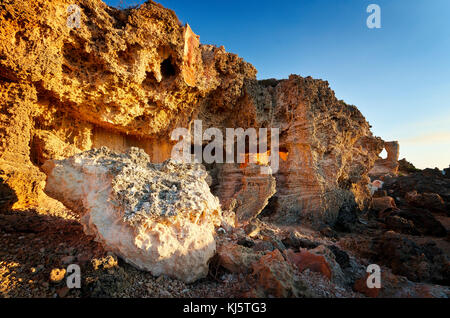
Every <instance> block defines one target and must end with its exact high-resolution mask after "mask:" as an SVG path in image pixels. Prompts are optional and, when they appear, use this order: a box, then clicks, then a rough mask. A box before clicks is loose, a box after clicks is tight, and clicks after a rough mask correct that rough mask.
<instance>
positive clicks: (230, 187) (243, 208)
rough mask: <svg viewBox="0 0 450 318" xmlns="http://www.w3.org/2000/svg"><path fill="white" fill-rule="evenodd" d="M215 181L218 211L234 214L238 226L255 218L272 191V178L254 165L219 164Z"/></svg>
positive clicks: (273, 181)
mask: <svg viewBox="0 0 450 318" xmlns="http://www.w3.org/2000/svg"><path fill="white" fill-rule="evenodd" d="M217 181H218V190H217V191H216V194H217V196H218V197H219V199H220V200H221V205H222V208H223V209H224V210H233V211H235V213H236V218H237V222H238V225H246V224H247V223H248V222H249V221H251V220H252V219H253V218H255V217H256V216H258V214H259V213H261V211H262V210H263V209H264V207H265V206H266V205H267V203H268V202H269V199H270V198H271V197H272V196H273V195H274V194H275V192H276V183H275V178H274V177H273V176H272V175H268V174H261V171H260V166H259V165H256V164H247V165H241V164H233V163H226V164H223V165H222V167H221V168H220V172H219V173H218V177H217Z"/></svg>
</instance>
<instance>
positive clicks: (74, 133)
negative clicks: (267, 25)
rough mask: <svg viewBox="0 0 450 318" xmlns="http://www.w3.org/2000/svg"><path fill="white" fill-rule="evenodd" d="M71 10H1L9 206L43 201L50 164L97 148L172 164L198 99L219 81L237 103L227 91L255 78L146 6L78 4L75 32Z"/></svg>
mask: <svg viewBox="0 0 450 318" xmlns="http://www.w3.org/2000/svg"><path fill="white" fill-rule="evenodd" d="M70 4H72V2H70V1H64V0H52V1H47V0H45V1H44V0H38V1H8V2H5V3H2V4H1V5H0V6H1V13H0V56H1V58H0V74H1V76H0V95H1V97H2V98H1V110H2V112H1V114H0V131H1V144H0V170H1V175H0V177H1V178H2V180H4V182H6V183H7V187H8V188H10V189H11V191H13V192H14V193H15V194H16V197H17V198H16V199H15V202H14V208H26V207H29V206H36V205H39V204H40V203H42V200H46V199H47V197H46V196H45V195H44V194H43V192H42V188H43V186H44V184H45V176H44V174H42V173H41V172H40V171H39V167H40V166H41V165H42V164H43V162H44V161H45V160H48V159H62V158H65V157H68V156H70V155H73V154H75V153H78V152H81V151H85V150H88V149H91V148H99V147H101V146H107V147H109V148H110V149H113V150H117V151H125V150H127V149H129V148H130V147H132V146H136V147H140V148H143V149H144V150H145V151H146V152H147V153H148V154H149V155H150V156H151V158H152V161H154V162H162V161H164V160H166V159H168V158H169V157H170V155H171V149H172V147H173V143H174V142H172V141H171V140H170V132H171V131H172V130H173V129H174V128H176V127H188V125H189V122H190V121H191V120H193V119H195V117H196V113H197V112H198V109H199V107H200V106H199V103H200V101H201V100H203V99H205V98H206V96H207V95H208V94H211V93H212V92H215V91H216V90H218V89H222V88H220V87H221V86H222V84H223V83H224V82H225V80H223V79H222V77H226V78H227V81H228V84H227V85H226V88H224V89H223V91H226V94H227V98H228V99H229V100H237V99H238V96H239V95H240V86H238V87H235V88H234V87H233V85H241V86H242V83H243V79H244V78H252V79H254V78H255V74H256V71H255V69H254V68H253V67H252V66H251V65H250V64H248V63H245V62H244V61H242V59H239V58H237V57H235V56H230V55H229V54H228V53H226V52H225V50H224V49H218V48H213V47H210V46H201V45H200V42H199V37H198V36H197V35H196V34H195V33H194V32H193V31H192V30H191V28H190V27H189V26H188V25H186V26H180V23H179V21H178V19H177V17H176V15H175V14H174V13H173V12H172V11H171V10H168V9H165V8H163V7H162V6H161V5H159V4H156V3H154V2H152V1H150V2H148V3H146V4H144V5H142V6H140V8H139V9H136V10H117V9H114V8H111V7H108V6H107V5H106V4H104V3H103V2H102V1H100V0H94V1H87V0H82V1H79V2H77V5H78V6H79V7H80V13H81V20H80V27H79V28H78V27H71V26H69V25H68V23H67V20H68V18H69V15H70V12H68V6H69V5H70ZM228 60H230V61H233V65H234V66H237V68H235V67H234V66H233V67H228V68H227V66H226V65H227V63H228ZM215 96H216V97H217V96H218V94H215Z"/></svg>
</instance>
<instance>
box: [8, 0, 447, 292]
mask: <svg viewBox="0 0 450 318" xmlns="http://www.w3.org/2000/svg"><path fill="white" fill-rule="evenodd" d="M75 3H76V5H78V6H79V8H80V25H79V27H70V25H68V23H67V21H68V18H69V16H70V15H71V14H72V13H71V12H68V10H67V9H68V7H69V5H72V4H73V1H71V0H36V1H19V0H3V1H2V2H1V3H0V195H1V198H0V208H1V209H2V212H1V213H0V216H1V217H0V230H1V231H6V232H5V233H15V232H14V231H15V230H14V229H16V228H20V226H19V225H18V224H19V223H20V222H16V223H17V224H16V223H12V224H9V223H8V222H9V221H8V220H17V218H20V217H23V218H25V219H26V218H29V217H30V216H29V213H26V212H25V211H28V212H29V211H33V212H36V213H37V214H38V215H46V216H49V215H52V216H55V215H56V216H57V217H58V218H63V219H64V218H65V214H61V213H66V212H64V211H71V212H70V213H72V212H75V213H74V215H75V216H74V217H73V218H75V219H76V220H77V222H79V223H81V224H82V226H83V229H84V232H85V234H86V235H88V237H93V238H94V239H95V241H96V242H98V243H99V244H100V245H101V246H102V248H104V249H105V250H107V251H110V252H112V253H113V254H115V255H117V256H120V258H122V259H123V260H125V261H126V262H127V263H129V264H131V265H133V266H134V267H136V268H138V269H141V270H144V271H148V272H150V273H151V274H152V275H154V276H161V275H163V276H164V275H166V276H169V277H171V278H175V279H179V280H181V281H183V282H186V283H192V282H195V281H198V279H199V278H205V277H208V279H211V280H212V281H214V282H215V283H216V282H217V281H220V282H221V283H220V284H222V283H223V282H224V281H226V284H229V285H226V286H232V285H233V284H234V285H233V286H234V287H233V288H234V289H233V290H232V291H231V287H230V289H227V290H226V292H223V293H217V295H219V296H223V295H226V296H230V295H231V296H245V297H269V296H278V297H307V296H320V297H331V296H333V297H340V296H341V297H363V295H366V296H373V297H375V296H378V295H380V296H383V297H395V296H398V295H408V294H409V295H413V296H414V295H416V296H418V297H421V296H422V295H428V294H431V295H432V296H436V297H442V295H448V288H447V287H442V288H441V286H438V285H431V284H441V285H448V264H449V263H448V250H449V249H448V238H447V241H446V236H447V237H448V224H450V223H448V221H447V218H448V213H449V212H448V211H449V197H450V196H449V195H448V191H449V189H450V187H449V185H448V182H447V181H448V180H449V179H448V176H445V175H442V174H440V175H438V174H439V173H440V172H427V173H425V172H424V173H420V172H415V173H414V174H412V175H407V174H405V175H403V176H402V177H401V178H397V173H398V169H399V163H398V154H399V145H398V143H397V142H385V141H383V140H382V139H381V138H379V137H375V136H374V135H373V134H372V132H371V131H370V128H371V126H370V125H369V123H368V122H367V121H366V119H365V118H364V116H363V115H362V114H361V112H360V111H359V110H358V109H357V108H356V107H355V106H353V105H348V104H346V103H345V102H344V101H342V100H338V99H337V98H336V96H335V94H334V92H333V90H331V89H330V87H329V84H328V82H327V81H324V80H320V79H313V78H311V77H301V76H299V75H291V76H289V78H288V79H283V80H276V79H268V80H257V79H256V73H257V71H256V69H255V68H254V67H253V66H252V65H251V64H249V63H247V62H245V61H244V60H243V59H242V58H240V57H238V56H237V55H235V54H232V53H228V52H226V51H225V48H224V47H216V46H212V45H203V44H201V43H200V37H199V36H198V35H196V34H195V33H194V31H193V30H192V29H191V28H190V26H189V25H187V24H186V25H182V24H181V23H180V21H179V20H178V18H177V16H176V15H175V13H174V12H173V11H172V10H170V9H166V8H164V7H163V6H161V5H160V4H157V3H155V2H153V1H148V2H146V3H144V4H142V5H141V6H139V7H137V8H131V9H124V10H119V9H115V8H112V7H109V6H107V5H106V4H105V3H103V2H102V1H100V0H78V1H76V2H75ZM194 120H201V121H202V129H203V131H204V130H206V129H208V128H212V127H214V128H218V129H219V130H221V131H222V133H223V136H225V135H226V128H243V129H248V128H255V129H258V128H269V131H270V128H278V129H279V132H280V135H279V156H280V166H279V169H278V171H277V172H276V173H273V174H272V175H264V174H261V173H260V169H259V168H260V167H261V165H264V164H265V163H263V162H262V161H261V162H258V163H253V162H252V163H249V162H247V161H246V162H245V163H225V164H220V163H213V164H205V165H202V164H181V163H177V162H175V161H174V160H172V159H171V151H172V148H173V147H174V145H175V143H176V141H172V140H171V138H170V136H171V133H172V131H173V130H174V129H175V128H187V129H188V130H189V131H193V127H194ZM269 143H270V140H269ZM207 144H208V142H206V141H204V142H203V144H202V145H198V144H197V145H194V144H192V149H195V148H196V147H195V146H197V147H198V146H200V147H205V146H206V145H207ZM269 147H270V145H269ZM248 148H249V147H248ZM384 148H385V149H386V150H387V152H388V154H389V155H388V158H387V159H381V158H380V157H379V154H380V153H381V151H382V150H383V149H384ZM264 155H265V152H262V153H249V151H248V150H247V153H246V154H245V156H246V158H249V157H251V156H256V157H260V156H264ZM370 177H372V179H379V180H383V181H385V185H386V186H385V188H379V187H377V191H376V192H375V193H374V194H373V196H374V199H372V193H371V191H370V189H371V187H369V183H370V182H371V181H374V180H371V179H370ZM427 178H429V179H430V180H428V179H427ZM431 179H432V180H431ZM423 180H425V181H423ZM433 180H434V181H436V180H437V181H436V182H434V181H433ZM418 183H421V187H416V184H418ZM377 184H382V182H378V183H377ZM414 191H415V192H414ZM425 202H429V203H430V204H427V203H425ZM424 204H425V206H424ZM19 211H20V212H19ZM424 211H425V212H424ZM58 213H59V214H58ZM3 214H5V215H4V216H3ZM61 215H64V216H61ZM35 219H36V218H33V222H34V223H32V225H30V228H31V230H27V232H26V233H40V230H34V229H33V227H34V226H35V225H34V224H35V223H36V222H38V221H36V222H35V221H34V220H35ZM5 220H6V221H5ZM45 222H47V221H45ZM38 223H39V222H38ZM79 223H77V224H78V225H79ZM24 224H28V223H26V222H25V223H24ZM74 226H75V225H74ZM385 232H387V233H388V234H386V233H385ZM391 232H395V233H396V234H392V233H391ZM43 233H44V232H43ZM389 233H390V234H389ZM26 235H28V234H26ZM426 235H428V236H427V238H430V237H431V238H430V239H432V240H433V241H431V243H430V242H428V241H418V239H419V238H421V236H426ZM406 236H407V238H406ZM8 237H9V236H7V235H6V236H5V238H4V239H5V240H6V239H8ZM389 238H395V240H391V239H389ZM44 239H45V238H44ZM77 239H78V238H77ZM79 240H80V242H81V241H82V242H84V240H87V239H86V238H84V237H81V236H80V238H79ZM69 241H70V240H69ZM49 244H53V243H49ZM80 244H81V243H80ZM83 244H84V243H83ZM389 244H391V245H392V244H394V245H395V244H396V246H397V247H399V248H400V249H401V250H402V251H403V250H408V249H411V250H414V251H416V252H417V253H418V255H416V256H414V257H413V256H410V255H409V256H408V257H409V258H405V257H404V256H405V255H403V254H402V253H400V252H398V253H397V254H396V253H394V252H392V251H391V252H392V253H391V252H390V251H389V250H387V249H385V248H384V247H386V246H388V247H389V248H390V246H391V245H389ZM427 244H428V245H427ZM430 244H431V245H430ZM433 244H434V245H433ZM85 245H86V246H88V244H85ZM5 246H9V245H8V244H5ZM216 246H217V249H216ZM426 246H433V249H431V250H429V251H428V252H425V250H426ZM422 250H423V251H424V253H425V254H421V253H422V252H421V251H422ZM97 252H98V251H97ZM1 253H4V252H2V251H0V255H5V254H1ZM5 253H6V254H8V253H13V252H5ZM98 253H100V252H98ZM417 253H416V254H417ZM387 254H389V255H387ZM405 254H407V253H406V252H405ZM8 255H9V254H8ZM414 255H415V254H414ZM69 256H71V257H74V261H76V260H77V259H78V260H80V259H85V258H86V256H85V255H81V256H77V255H69ZM70 260H72V258H70ZM374 261H377V262H379V263H380V265H382V266H384V267H383V268H384V269H386V270H385V271H384V272H383V275H385V277H386V280H387V281H388V283H387V285H386V286H389V289H386V290H382V291H381V292H380V293H378V292H377V293H374V292H373V290H369V291H368V290H366V289H365V286H364V284H363V283H361V282H362V281H363V279H364V278H365V275H366V272H365V266H367V265H368V264H370V263H368V262H374ZM24 262H26V261H24ZM5 264H6V263H5ZM7 264H13V261H11V262H9V263H7ZM52 264H55V263H52ZM116 265H117V264H116ZM419 265H420V266H422V267H423V266H428V267H427V272H426V275H425V274H424V275H422V276H421V275H420V268H419V267H420V266H419ZM1 266H9V265H1V263H0V277H3V278H2V279H1V280H0V281H6V278H4V276H2V275H3V274H2V273H3V272H2V267H1ZM11 266H12V265H11ZM52 266H54V265H52ZM127 271H128V270H127ZM5 275H6V274H5ZM8 275H9V274H8ZM11 275H12V274H11ZM117 275H119V274H117ZM130 275H131V274H130ZM133 275H134V274H133ZM136 275H143V274H136ZM147 275H148V273H147ZM239 275H240V276H239ZM395 275H403V276H406V277H407V278H408V279H409V280H408V279H406V278H405V277H403V276H402V277H401V279H400V278H397V276H395ZM150 276H151V275H150ZM8 277H9V276H8ZM117 277H118V276H117ZM117 277H115V278H114V279H116V278H117ZM139 277H140V278H139V279H141V281H142V280H143V279H144V280H145V279H149V278H147V276H145V278H144V276H139ZM8 279H9V278H8ZM357 280H358V281H357ZM8 281H9V280H8ZM120 281H123V282H127V281H128V278H127V276H123V277H122V276H121V280H120ZM158 282H159V281H158ZM208 282H209V281H208ZM85 283H86V284H87V286H91V285H92V284H91V281H87V282H84V283H83V284H85ZM5 284H6V283H5ZM89 284H91V285H89ZM98 284H100V283H98ZM124 284H125V283H124ZM130 284H131V283H130ZM199 284H200V283H199ZM211 284H213V283H211ZM217 284H219V283H217ZM236 284H239V286H238V287H236V286H237V285H236ZM47 285H48V284H47ZM52 286H53V285H52ZM52 286H50V287H45V288H47V289H46V290H47V291H48V292H50V291H53V290H52ZM195 286H198V285H194V287H192V288H193V293H192V294H189V293H187V294H185V295H184V294H183V295H182V296H186V297H189V296H198V295H200V296H202V295H203V294H202V293H200V292H198V293H197V289H196V287H195ZM319 286H320V287H319ZM121 288H122V287H121ZM124 288H125V287H124ZM221 288H222V287H221ZM18 290H19V291H18V295H22V294H21V293H20V288H19V289H18ZM93 290H97V289H95V288H94V289H93ZM102 290H103V289H102ZM124 290H125V289H124ZM216 290H222V289H220V288H219V289H216ZM424 290H425V291H424ZM0 292H1V293H2V295H6V294H8V293H12V292H11V291H10V289H8V288H3V287H1V285H0ZM74 293H75V292H74ZM86 293H88V295H97V294H96V293H94V292H92V291H89V292H86V291H85V290H83V294H82V295H86ZM102 293H103V291H102ZM206 294H207V295H209V292H208V293H206ZM63 295H65V294H63ZM102 295H103V294H102ZM108 295H116V294H114V293H112V292H111V294H108ZM119 295H120V293H119ZM127 295H128V294H127ZM139 295H140V294H138V296H139ZM162 295H163V294H162ZM180 295H181V292H180ZM214 295H216V294H214ZM77 296H80V295H78V294H77ZM158 296H161V294H158ZM163 296H164V295H163Z"/></svg>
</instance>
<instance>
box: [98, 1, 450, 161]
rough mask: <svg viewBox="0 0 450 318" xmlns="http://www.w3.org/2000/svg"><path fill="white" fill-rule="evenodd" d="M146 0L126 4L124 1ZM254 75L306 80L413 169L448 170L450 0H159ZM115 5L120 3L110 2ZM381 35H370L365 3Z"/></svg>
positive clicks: (203, 37)
mask: <svg viewBox="0 0 450 318" xmlns="http://www.w3.org/2000/svg"><path fill="white" fill-rule="evenodd" d="M142 2H143V1H136V0H135V1H133V0H129V1H126V0H125V1H123V3H125V4H135V3H142ZM158 2H160V3H161V4H162V5H164V6H165V7H167V8H170V9H172V10H174V11H175V12H176V14H177V15H178V17H179V19H180V20H181V21H182V22H183V23H189V24H190V25H191V27H192V29H193V30H194V32H195V33H197V34H198V35H200V40H201V42H202V43H204V44H215V45H218V46H220V45H224V46H225V48H226V50H227V51H229V52H233V53H236V54H238V55H239V56H241V57H243V58H244V59H245V60H246V61H248V62H250V63H252V64H253V65H254V66H255V67H256V68H257V69H258V78H259V79H265V78H280V79H281V78H287V77H288V76H289V74H299V75H301V76H312V77H314V78H321V79H325V80H327V81H328V82H329V83H330V86H331V88H332V89H333V90H334V91H335V93H336V96H337V97H338V98H339V99H343V100H344V101H345V102H347V103H349V104H354V105H356V106H357V107H358V108H359V109H360V110H361V112H362V113H363V114H364V116H365V117H366V119H367V120H368V121H369V122H370V124H371V125H372V126H373V128H372V131H373V132H374V134H375V135H377V136H380V137H382V138H383V139H384V140H386V141H390V140H398V141H399V142H400V158H403V157H406V158H407V159H408V160H409V161H411V162H412V163H413V164H414V165H416V166H417V167H419V168H425V167H432V168H434V167H439V168H441V169H442V168H446V167H448V166H449V164H450V0H371V1H366V0H227V1H223V0H190V1H187V0H160V1H158ZM106 3H107V4H109V5H117V4H118V3H119V0H109V1H108V0H107V1H106ZM372 3H374V4H378V5H379V6H380V7H381V29H369V28H367V26H366V19H367V17H368V16H369V15H370V13H367V12H366V8H367V6H368V5H369V4H372Z"/></svg>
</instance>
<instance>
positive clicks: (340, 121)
mask: <svg viewBox="0 0 450 318" xmlns="http://www.w3.org/2000/svg"><path fill="white" fill-rule="evenodd" d="M246 92H247V94H248V95H249V96H250V97H249V99H250V101H249V102H250V103H252V104H253V105H255V106H254V107H255V109H256V110H258V111H259V112H258V111H257V112H256V113H257V116H256V117H257V118H258V120H257V121H258V122H260V123H261V125H262V126H270V127H279V128H280V145H279V149H280V153H283V154H285V155H286V160H280V168H279V171H278V173H277V174H276V175H275V177H276V181H277V193H276V194H275V196H274V198H273V199H272V201H273V202H272V204H273V205H272V207H273V208H274V209H275V211H274V214H273V219H274V220H276V221H278V222H283V223H298V222H299V221H306V222H308V223H312V224H315V223H322V222H326V223H334V222H335V221H336V219H337V216H338V213H339V210H340V209H341V208H342V206H343V205H346V204H348V203H349V202H353V203H356V204H357V205H358V206H359V208H361V209H364V208H367V206H368V204H369V203H370V193H369V190H368V188H367V184H368V182H369V178H368V172H369V170H370V168H371V167H372V165H373V163H374V161H375V160H376V158H377V154H378V153H379V152H380V151H381V149H382V141H381V140H380V139H377V138H375V137H373V136H372V133H371V132H370V126H369V124H368V123H367V121H366V120H365V119H364V117H363V116H362V115H361V113H360V112H359V111H358V109H357V108H356V107H354V106H350V105H347V104H345V103H344V102H343V101H339V100H337V98H336V97H335V95H334V92H333V91H332V90H331V89H330V88H329V87H328V82H326V81H321V80H314V79H312V78H310V77H308V78H302V77H300V76H295V75H291V76H290V78H289V79H288V80H282V81H261V82H259V83H255V82H253V83H250V84H248V85H247V86H246Z"/></svg>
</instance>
